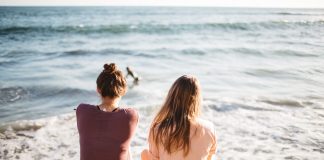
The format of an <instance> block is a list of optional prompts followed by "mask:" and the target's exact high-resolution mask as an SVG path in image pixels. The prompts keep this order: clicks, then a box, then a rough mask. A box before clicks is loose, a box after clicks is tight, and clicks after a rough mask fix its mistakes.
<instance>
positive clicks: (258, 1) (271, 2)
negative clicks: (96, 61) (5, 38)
mask: <svg viewBox="0 0 324 160" xmlns="http://www.w3.org/2000/svg"><path fill="white" fill-rule="evenodd" d="M0 5H1V6H7V5H13V6H102V5H103V6H200V7H201V6H210V7H262V8H324V0H137V1H136V0H0Z"/></svg>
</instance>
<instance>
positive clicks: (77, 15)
mask: <svg viewBox="0 0 324 160" xmlns="http://www.w3.org/2000/svg"><path fill="white" fill-rule="evenodd" d="M111 62H114V63H116V64H117V65H118V66H119V68H120V69H121V70H123V71H124V73H126V67H127V66H130V67H131V68H132V69H133V70H134V71H135V72H136V73H137V74H138V75H139V76H140V78H141V80H140V81H139V83H138V84H136V83H133V81H132V79H131V78H128V86H129V89H128V92H127V94H126V95H125V96H124V97H123V99H122V101H121V105H122V106H130V107H133V108H135V109H137V110H138V112H139V115H140V122H139V126H138V128H137V133H136V136H135V138H134V140H133V142H132V144H131V146H132V153H133V158H134V159H135V160H136V159H140V156H139V154H140V152H141V150H142V149H144V148H145V147H146V146H147V143H146V138H147V134H148V127H149V124H150V122H151V120H152V118H153V116H154V114H155V113H156V112H157V111H158V108H159V106H160V105H161V104H162V103H163V100H164V98H165V96H166V94H167V91H168V89H169V88H170V86H171V85H172V83H173V82H174V81H175V79H177V78H178V77H179V76H181V75H184V74H190V75H195V76H196V77H197V78H198V79H199V81H200V83H201V87H202V94H203V105H202V114H201V118H203V119H207V120H210V121H212V122H213V124H214V126H215V128H216V132H217V139H218V149H217V154H216V156H215V157H214V159H215V160H216V159H217V160H218V159H221V160H236V159H240V160H243V159H261V160H265V159H271V160H273V159H278V160H279V159H289V160H297V159H302V160H306V159H309V160H323V159H324V9H283V8H282V9H265V8H258V9H257V8H214V7H205V8H195V7H193V8H189V7H0V75H1V76H0V126H1V127H0V159H79V142H78V133H77V130H76V122H75V111H74V110H73V109H74V108H76V107H77V106H78V104H80V103H90V104H98V103H100V98H99V96H98V95H97V93H96V83H95V82H96V78H97V76H98V74H99V73H100V72H101V71H102V69H103V68H102V66H103V64H104V63H111Z"/></svg>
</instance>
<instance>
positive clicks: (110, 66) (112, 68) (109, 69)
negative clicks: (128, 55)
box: [103, 63, 117, 73]
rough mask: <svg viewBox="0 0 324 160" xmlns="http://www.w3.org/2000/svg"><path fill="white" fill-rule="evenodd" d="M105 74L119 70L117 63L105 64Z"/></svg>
mask: <svg viewBox="0 0 324 160" xmlns="http://www.w3.org/2000/svg"><path fill="white" fill-rule="evenodd" d="M103 67H104V72H107V73H114V72H115V71H116V70H117V66H116V64H115V63H110V64H107V63H106V64H105V65H104V66H103Z"/></svg>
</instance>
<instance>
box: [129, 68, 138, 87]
mask: <svg viewBox="0 0 324 160" xmlns="http://www.w3.org/2000/svg"><path fill="white" fill-rule="evenodd" d="M126 70H127V75H126V77H128V75H130V76H131V77H133V79H134V83H138V81H139V77H138V76H137V74H136V73H135V72H134V71H133V70H132V69H131V68H130V67H128V66H127V67H126Z"/></svg>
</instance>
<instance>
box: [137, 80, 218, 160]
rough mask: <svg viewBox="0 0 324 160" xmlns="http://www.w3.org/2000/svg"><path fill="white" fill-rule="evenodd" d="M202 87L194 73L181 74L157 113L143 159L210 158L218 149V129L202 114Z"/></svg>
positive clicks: (187, 159)
mask: <svg viewBox="0 0 324 160" xmlns="http://www.w3.org/2000/svg"><path fill="white" fill-rule="evenodd" d="M200 105H201V91H200V85H199V82H198V80H197V79H196V78H195V77H193V76H187V75H184V76H181V77H180V78H178V79H177V80H176V81H175V82H174V83H173V85H172V87H171V88H170V90H169V93H168V95H167V97H166V100H165V102H164V104H163V105H162V107H161V109H160V111H159V112H158V113H157V115H156V116H155V118H154V120H153V122H152V125H151V128H150V132H149V137H148V142H149V149H145V150H144V151H143V152H142V155H141V158H142V160H152V159H154V160H155V159H161V160H183V159H185V160H206V159H208V160H210V159H212V156H213V155H214V154H215V152H216V136H215V130H214V129H213V126H212V124H211V123H210V122H208V121H205V120H202V119H200V118H198V115H199V113H200Z"/></svg>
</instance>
